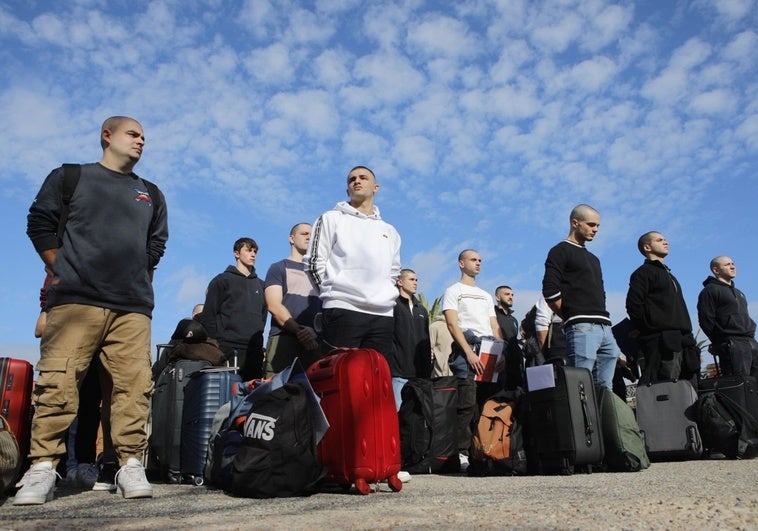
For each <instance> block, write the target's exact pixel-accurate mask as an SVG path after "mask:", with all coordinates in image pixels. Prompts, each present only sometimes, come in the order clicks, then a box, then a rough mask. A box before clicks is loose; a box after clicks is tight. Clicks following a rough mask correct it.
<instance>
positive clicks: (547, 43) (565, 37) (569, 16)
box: [531, 11, 582, 53]
mask: <svg viewBox="0 0 758 531" xmlns="http://www.w3.org/2000/svg"><path fill="white" fill-rule="evenodd" d="M559 17H560V18H559ZM551 18H553V19H558V20H555V22H554V23H548V24H546V25H543V26H540V27H538V28H537V29H535V30H534V32H533V33H532V35H531V41H532V43H533V44H534V45H535V46H537V47H538V48H540V49H542V50H544V51H546V52H548V53H562V52H565V51H566V49H567V48H568V47H569V46H570V45H571V44H572V43H573V42H574V41H576V40H577V38H578V37H579V36H580V34H581V32H582V19H581V18H580V17H579V16H578V15H576V14H574V13H566V12H560V11H558V12H556V13H555V14H554V15H553V16H552V17H551Z"/></svg>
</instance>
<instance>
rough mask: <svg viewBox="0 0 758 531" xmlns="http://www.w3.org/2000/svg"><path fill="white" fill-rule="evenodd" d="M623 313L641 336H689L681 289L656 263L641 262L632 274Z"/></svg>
mask: <svg viewBox="0 0 758 531" xmlns="http://www.w3.org/2000/svg"><path fill="white" fill-rule="evenodd" d="M626 313H627V314H629V318H630V319H631V320H632V323H634V325H635V327H636V328H637V330H639V332H640V335H643V336H644V335H649V334H655V333H658V332H663V331H666V330H679V331H681V332H682V333H691V332H692V323H691V322H690V314H689V312H688V311H687V304H686V303H685V302H684V297H683V296H682V287H681V286H680V285H679V282H678V281H677V280H676V278H675V277H674V275H672V274H671V271H670V270H669V268H668V266H666V264H664V263H663V262H661V261H660V260H645V263H644V264H642V265H641V266H640V267H638V268H637V269H636V270H635V271H634V273H632V276H631V277H630V278H629V291H628V292H627V294H626Z"/></svg>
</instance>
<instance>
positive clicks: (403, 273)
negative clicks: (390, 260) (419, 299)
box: [398, 268, 416, 278]
mask: <svg viewBox="0 0 758 531" xmlns="http://www.w3.org/2000/svg"><path fill="white" fill-rule="evenodd" d="M410 273H413V274H414V275H415V274H416V272H415V271H414V270H413V269H408V268H405V269H401V270H400V276H399V277H398V278H403V277H404V276H405V275H408V274H410Z"/></svg>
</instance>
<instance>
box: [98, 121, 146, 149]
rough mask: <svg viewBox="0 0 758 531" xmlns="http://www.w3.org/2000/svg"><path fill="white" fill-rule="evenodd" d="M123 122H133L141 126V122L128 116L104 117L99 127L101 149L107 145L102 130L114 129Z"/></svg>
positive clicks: (111, 130)
mask: <svg viewBox="0 0 758 531" xmlns="http://www.w3.org/2000/svg"><path fill="white" fill-rule="evenodd" d="M124 122H134V123H136V124H137V125H139V126H140V128H142V124H140V123H139V122H138V121H137V120H135V119H134V118H129V117H128V116H111V117H110V118H106V119H105V121H104V122H103V126H102V127H101V128H100V145H101V146H102V148H103V149H105V148H106V147H108V142H106V141H105V140H104V139H103V131H110V132H113V131H116V130H118V128H119V127H121V125H122V124H123V123H124Z"/></svg>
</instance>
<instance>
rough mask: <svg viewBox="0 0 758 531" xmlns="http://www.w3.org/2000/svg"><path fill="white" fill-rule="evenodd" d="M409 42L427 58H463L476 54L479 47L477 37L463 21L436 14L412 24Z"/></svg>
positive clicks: (413, 48)
mask: <svg viewBox="0 0 758 531" xmlns="http://www.w3.org/2000/svg"><path fill="white" fill-rule="evenodd" d="M407 42H408V44H409V45H410V47H411V50H418V52H419V53H420V54H421V55H422V56H423V57H427V58H430V57H440V56H441V57H450V58H456V59H462V58H466V57H471V56H473V55H476V53H477V48H478V45H477V42H476V38H475V37H474V36H473V35H472V34H471V33H469V31H468V27H467V26H466V24H465V23H464V22H463V21H461V20H456V19H454V18H451V17H447V16H440V15H436V14H435V15H432V16H430V17H428V18H427V19H426V20H423V21H422V22H421V23H419V24H418V25H415V26H411V27H410V28H409V31H408V36H407Z"/></svg>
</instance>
